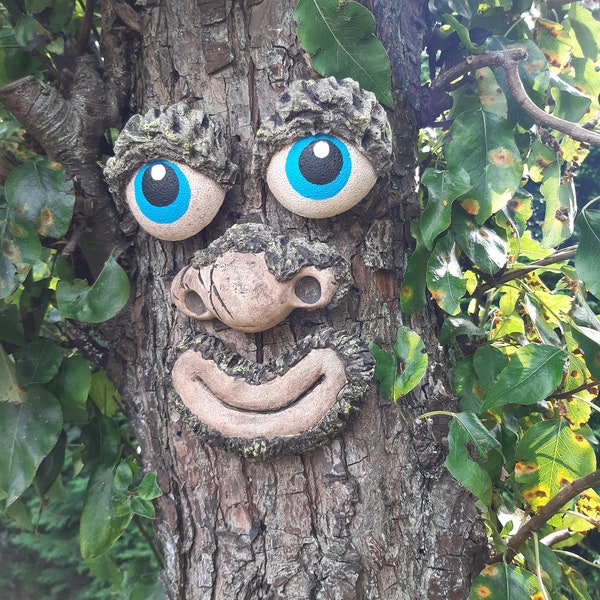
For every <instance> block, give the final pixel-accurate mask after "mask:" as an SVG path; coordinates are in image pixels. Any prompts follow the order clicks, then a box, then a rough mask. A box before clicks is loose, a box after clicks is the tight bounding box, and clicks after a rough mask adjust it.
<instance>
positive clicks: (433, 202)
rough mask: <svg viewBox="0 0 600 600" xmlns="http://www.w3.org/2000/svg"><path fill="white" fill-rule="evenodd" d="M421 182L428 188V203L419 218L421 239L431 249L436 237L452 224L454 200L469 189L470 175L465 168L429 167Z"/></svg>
mask: <svg viewBox="0 0 600 600" xmlns="http://www.w3.org/2000/svg"><path fill="white" fill-rule="evenodd" d="M421 183H422V184H423V185H424V186H425V187H426V188H427V204H426V206H425V208H424V210H423V213H422V214H421V218H420V219H419V224H420V229H421V239H422V241H423V244H424V245H425V247H426V248H427V250H431V248H432V246H433V242H434V240H435V238H436V237H437V236H438V235H440V234H441V233H443V232H444V231H446V229H448V227H449V226H450V217H451V214H452V202H454V200H455V199H456V198H458V197H459V196H462V195H463V194H464V193H466V192H467V191H469V189H470V188H471V184H470V183H469V175H468V174H467V172H466V171H465V170H464V169H462V168H461V169H458V170H456V171H436V170H435V169H432V168H429V169H426V171H425V172H424V173H423V177H422V178H421Z"/></svg>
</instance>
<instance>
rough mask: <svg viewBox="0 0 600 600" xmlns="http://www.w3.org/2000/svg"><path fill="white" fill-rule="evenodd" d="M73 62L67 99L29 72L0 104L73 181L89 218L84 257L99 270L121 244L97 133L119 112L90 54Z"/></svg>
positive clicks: (1, 94)
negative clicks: (90, 248)
mask: <svg viewBox="0 0 600 600" xmlns="http://www.w3.org/2000/svg"><path fill="white" fill-rule="evenodd" d="M77 61H78V62H77V68H76V69H75V76H74V78H73V82H72V87H71V90H70V95H69V99H68V100H67V99H66V98H64V97H63V96H61V95H60V94H59V92H58V91H57V90H56V89H55V88H54V87H52V86H49V85H47V84H45V83H44V82H42V81H40V80H38V79H36V78H35V77H32V76H29V77H24V78H22V79H19V80H17V81H14V82H12V83H9V84H8V85H6V86H4V87H2V88H0V102H2V103H3V104H4V106H5V107H6V108H7V109H8V110H9V111H10V112H11V113H12V114H13V115H14V116H15V117H16V118H17V119H18V120H19V121H20V123H21V124H22V125H23V127H24V128H25V129H26V130H27V132H28V133H29V134H30V135H31V136H32V137H33V138H34V139H35V140H36V141H37V142H38V143H39V144H40V146H42V148H44V150H45V151H46V154H47V155H48V156H49V157H50V158H52V159H53V160H56V161H57V162H60V163H61V164H62V165H63V166H64V168H65V173H66V175H67V177H68V178H69V179H71V180H73V183H74V186H75V190H76V194H77V196H78V201H79V204H80V209H82V210H83V211H84V212H85V213H86V215H87V216H89V217H91V223H90V224H91V225H92V233H91V236H90V237H91V239H88V242H91V243H92V244H93V246H94V247H95V248H94V252H92V253H89V256H86V258H87V259H88V262H89V265H90V268H91V269H92V271H93V272H94V273H95V274H98V273H99V272H100V270H101V268H102V265H103V264H104V261H105V260H106V258H108V256H109V255H110V254H111V252H112V250H113V249H114V248H115V247H119V246H123V245H124V244H123V243H122V241H121V236H120V234H119V227H118V223H119V218H118V216H117V213H116V210H115V208H114V205H113V202H112V199H111V197H110V194H109V193H108V189H107V188H106V185H105V183H104V178H103V175H102V171H101V169H100V167H99V166H98V164H97V161H98V158H99V155H100V142H101V139H102V136H103V135H104V132H105V131H106V129H107V128H108V127H109V126H110V125H113V124H115V123H118V118H119V115H118V110H117V107H116V102H115V101H114V99H113V97H112V95H111V94H110V93H108V91H107V89H106V86H105V85H104V83H103V82H102V79H101V78H100V75H99V74H98V72H97V70H96V65H95V61H94V59H93V57H91V56H89V55H85V56H81V57H79V58H78V59H77Z"/></svg>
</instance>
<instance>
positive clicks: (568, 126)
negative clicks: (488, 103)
mask: <svg viewBox="0 0 600 600" xmlns="http://www.w3.org/2000/svg"><path fill="white" fill-rule="evenodd" d="M525 58H527V52H526V51H525V50H524V49H523V48H508V49H507V50H498V51H496V52H484V53H483V54H477V55H472V56H468V57H467V58H466V59H465V60H464V61H463V62H462V63H460V64H458V65H455V66H453V67H451V68H450V69H448V70H446V71H442V72H441V73H440V74H439V76H438V77H436V79H434V80H433V81H432V82H431V86H430V90H431V91H432V92H434V93H440V92H442V91H443V90H446V89H448V88H449V87H450V86H451V84H452V82H453V81H455V80H456V79H458V78H460V77H463V76H464V75H466V74H467V73H469V72H471V71H475V70H477V69H481V68H483V67H500V68H502V69H504V71H505V73H506V82H507V84H508V87H509V89H510V91H511V93H512V95H513V96H514V98H515V100H516V101H517V103H518V104H519V106H520V107H521V108H522V109H523V110H524V111H525V112H526V113H528V114H529V115H530V116H531V117H532V118H533V120H534V121H535V122H536V124H537V125H543V126H545V127H550V128H552V129H555V130H557V131H560V132H562V133H565V134H567V135H568V136H570V137H571V138H573V139H574V140H577V141H579V142H584V143H586V144H597V145H600V133H597V132H595V131H590V130H589V129H586V128H585V127H582V126H581V125H579V124H578V123H572V122H571V121H566V120H564V119H559V118H558V117H555V116H553V115H550V114H548V113H547V112H545V111H544V110H542V109H541V108H540V107H539V106H537V105H536V104H535V102H533V100H532V99H531V98H530V97H529V96H528V95H527V91H526V90H525V87H524V86H523V82H522V81H521V78H520V76H519V61H521V60H524V59H525Z"/></svg>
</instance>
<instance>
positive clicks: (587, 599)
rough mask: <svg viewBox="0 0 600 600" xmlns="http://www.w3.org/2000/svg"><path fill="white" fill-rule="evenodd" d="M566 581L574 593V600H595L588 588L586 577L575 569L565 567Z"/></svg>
mask: <svg viewBox="0 0 600 600" xmlns="http://www.w3.org/2000/svg"><path fill="white" fill-rule="evenodd" d="M563 573H564V576H565V580H566V582H567V584H568V585H569V588H570V589H571V592H572V593H573V600H593V599H592V597H591V596H590V593H589V591H588V588H587V583H586V581H585V577H583V576H582V575H581V573H579V572H578V571H576V570H575V569H573V568H571V567H569V566H567V565H563Z"/></svg>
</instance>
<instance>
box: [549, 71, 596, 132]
mask: <svg viewBox="0 0 600 600" xmlns="http://www.w3.org/2000/svg"><path fill="white" fill-rule="evenodd" d="M551 79H552V87H551V88H550V93H551V94H552V97H553V98H554V103H555V104H554V111H553V114H554V116H555V117H558V118H559V119H565V120H567V121H572V122H573V123H577V122H579V120H580V119H581V118H582V117H583V116H584V115H585V114H586V113H587V112H588V109H589V108H590V105H591V104H592V101H591V99H590V98H588V97H587V96H586V95H585V94H583V93H581V92H580V91H579V90H578V89H577V88H575V87H573V86H571V85H569V84H568V83H566V82H565V81H563V80H562V79H561V78H560V77H558V76H556V75H554V76H553V77H552V78H551Z"/></svg>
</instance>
